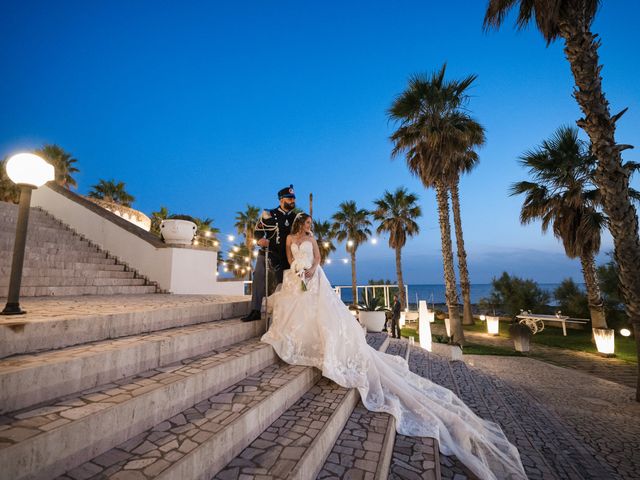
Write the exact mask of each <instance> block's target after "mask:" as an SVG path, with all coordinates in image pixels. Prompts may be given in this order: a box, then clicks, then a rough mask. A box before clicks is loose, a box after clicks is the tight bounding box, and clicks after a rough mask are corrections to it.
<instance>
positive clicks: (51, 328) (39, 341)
mask: <svg viewBox="0 0 640 480" xmlns="http://www.w3.org/2000/svg"><path fill="white" fill-rule="evenodd" d="M92 288H96V287H92ZM105 288H106V287H105ZM129 288H153V287H129ZM20 303H21V306H22V307H23V308H24V309H25V310H26V311H27V312H28V315H26V316H16V317H0V358H3V357H7V356H10V355H18V354H25V353H30V352H37V351H42V350H53V349H57V348H64V347H69V346H72V345H79V344H84V343H89V342H96V341H101V340H107V339H111V338H119V337H126V336H130V335H138V334H141V333H147V332H154V331H158V330H164V329H167V328H175V327H183V326H187V325H195V324H199V323H204V322H212V321H215V320H222V319H229V318H235V317H240V316H242V315H245V314H246V313H248V310H249V302H248V300H247V297H224V296H216V295H211V296H208V295H165V294H157V295H137V296H136V295H132V296H127V297H121V296H88V297H78V298H72V297H69V298H65V299H56V298H23V299H21V302H20Z"/></svg>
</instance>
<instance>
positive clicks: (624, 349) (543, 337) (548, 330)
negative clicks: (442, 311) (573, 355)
mask: <svg viewBox="0 0 640 480" xmlns="http://www.w3.org/2000/svg"><path fill="white" fill-rule="evenodd" d="M464 329H465V330H469V331H472V332H481V333H486V331H487V326H486V325H485V323H484V322H479V321H476V323H475V324H474V325H465V326H464ZM499 336H500V337H503V338H509V324H508V323H507V322H500V335H499ZM532 341H533V343H536V344H538V345H546V346H547V347H556V348H566V349H567V350H578V351H580V352H588V353H598V350H597V349H596V346H595V344H593V343H591V332H590V331H589V330H571V329H567V336H566V337H565V336H564V335H562V328H560V327H545V329H544V330H543V331H542V332H540V333H537V334H535V335H534V336H533V337H532ZM615 351H616V358H618V359H620V360H623V361H625V362H629V363H638V359H637V357H636V344H635V340H634V339H633V338H631V337H623V336H621V335H619V334H618V333H617V332H616V338H615Z"/></svg>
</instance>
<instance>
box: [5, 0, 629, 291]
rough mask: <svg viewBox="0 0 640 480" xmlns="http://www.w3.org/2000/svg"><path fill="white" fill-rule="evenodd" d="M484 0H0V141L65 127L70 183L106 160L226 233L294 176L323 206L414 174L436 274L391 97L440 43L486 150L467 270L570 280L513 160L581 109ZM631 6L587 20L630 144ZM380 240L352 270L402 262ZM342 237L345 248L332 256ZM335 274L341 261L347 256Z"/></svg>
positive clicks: (545, 51)
mask: <svg viewBox="0 0 640 480" xmlns="http://www.w3.org/2000/svg"><path fill="white" fill-rule="evenodd" d="M485 3H486V2H484V1H468V0H465V1H451V2H428V1H424V0H423V1H394V2H390V1H387V2H370V1H369V2H330V1H327V2H313V3H311V2H290V1H281V2H277V3H273V2H262V1H249V2H243V3H241V4H239V3H237V2H205V1H199V2H197V1H193V2H151V1H139V2H125V1H110V2H104V1H102V2H80V1H78V2H73V1H63V2H55V3H51V2H30V1H21V2H17V1H13V2H3V3H2V6H1V7H0V16H1V17H2V18H3V28H2V29H1V30H0V64H1V65H2V67H3V68H2V71H3V74H2V83H1V84H0V105H1V106H2V108H0V155H1V156H5V155H8V154H10V153H12V152H15V151H19V150H22V149H31V148H36V147H39V146H41V145H42V144H43V143H57V144H59V145H61V146H62V147H63V148H65V149H66V150H68V151H70V152H71V153H73V154H74V156H75V157H76V158H77V159H78V166H79V168H80V170H81V172H80V173H79V174H78V175H77V180H78V184H79V189H78V191H79V192H80V193H86V192H88V190H89V189H90V187H91V185H94V184H95V183H97V181H98V179H100V178H105V179H109V178H114V179H116V180H120V181H124V182H125V183H126V185H127V189H128V190H129V191H130V193H132V194H133V195H135V197H136V202H135V203H134V206H135V207H136V208H138V209H140V210H142V211H144V212H146V213H150V212H151V211H154V210H156V209H158V208H159V206H160V205H164V206H167V207H168V208H169V210H170V211H171V212H175V213H190V214H193V215H196V216H202V217H213V218H214V219H215V224H216V225H217V226H218V227H219V228H221V229H222V231H223V232H231V231H232V230H233V217H234V216H235V212H236V211H238V210H240V209H243V208H244V206H245V205H246V204H247V203H250V204H254V205H258V206H260V207H263V208H267V207H271V206H274V205H275V204H276V198H275V193H276V192H277V190H278V189H280V188H281V187H283V186H285V185H287V184H289V183H293V184H294V185H295V187H296V191H297V193H298V196H299V206H301V207H303V208H305V209H306V208H307V201H306V199H307V197H308V194H309V193H310V192H313V194H314V198H315V200H314V214H315V216H316V218H320V219H326V218H328V217H330V216H331V214H332V213H333V212H334V211H335V210H336V208H337V206H338V204H339V203H340V202H341V201H343V200H355V201H356V202H357V203H358V205H360V206H362V207H364V208H367V207H371V205H372V201H373V200H374V199H375V198H377V197H378V196H380V195H381V194H382V193H383V192H384V190H385V189H389V190H392V189H395V188H396V187H398V186H406V187H407V188H408V189H409V190H410V191H413V192H416V193H418V194H419V195H420V202H421V205H422V207H423V211H424V216H423V218H422V219H421V221H420V225H421V229H422V231H421V234H420V236H419V237H417V238H415V239H412V240H411V241H410V242H409V243H408V244H407V246H406V249H405V253H404V266H405V271H406V278H407V280H408V281H409V282H411V283H442V266H441V261H440V233H439V229H438V223H437V215H436V206H435V195H434V193H433V192H432V191H426V190H424V188H423V187H422V185H421V184H420V182H419V181H417V180H416V179H414V178H412V177H411V175H410V174H409V173H408V171H407V169H406V167H405V165H404V162H403V160H402V159H398V160H395V161H391V160H390V156H389V154H390V151H391V144H390V142H389V141H388V137H389V135H390V133H391V132H392V130H393V125H392V124H389V123H388V121H387V117H386V109H387V108H388V107H389V105H390V103H391V102H392V101H393V99H394V97H395V96H396V95H397V94H398V93H400V92H401V91H402V90H403V88H404V87H405V86H406V81H407V78H408V77H409V75H411V74H413V73H419V72H431V71H433V70H435V69H437V68H439V67H440V66H441V65H442V64H443V63H444V62H447V64H448V70H447V76H448V77H449V78H459V77H462V76H466V75H468V74H471V73H475V74H477V75H478V80H477V82H476V85H475V87H474V88H473V89H472V92H471V93H472V95H473V98H472V99H471V102H470V104H469V108H470V110H471V112H472V114H473V115H474V116H475V117H476V118H477V119H478V120H479V121H480V122H481V123H482V124H483V125H484V126H485V128H486V130H487V144H486V146H485V147H484V148H482V150H481V151H480V158H481V164H480V166H479V167H478V168H477V169H476V170H475V171H474V172H473V173H472V174H471V175H469V176H467V177H465V178H464V179H463V180H462V183H461V196H462V208H463V213H462V214H463V222H464V229H465V239H466V242H467V251H468V255H469V267H470V271H471V279H472V282H475V283H485V282H489V281H490V280H491V277H493V276H495V275H499V274H500V273H501V272H502V271H503V270H507V271H509V272H510V273H514V274H518V275H522V276H526V277H529V278H533V279H535V280H537V281H540V282H556V281H560V280H561V279H562V278H565V277H568V276H571V277H573V278H575V279H577V280H580V278H581V277H580V270H579V263H578V262H577V261H575V260H569V259H567V258H566V257H565V256H564V253H563V250H562V247H561V245H560V244H559V243H558V242H557V241H556V240H555V239H554V238H553V237H552V236H551V235H546V236H543V235H542V234H541V233H540V229H539V225H535V224H534V225H530V226H527V227H522V226H520V224H519V222H518V212H519V208H520V199H518V198H512V197H509V196H508V193H507V191H508V188H509V185H510V184H511V183H513V182H515V181H518V180H521V179H524V178H525V172H524V171H523V170H522V169H521V168H520V166H519V165H518V163H517V161H516V160H517V157H518V156H519V155H520V154H521V153H522V152H524V151H525V150H527V149H529V148H532V147H534V146H535V145H537V144H539V143H540V141H541V140H543V139H544V138H547V137H548V136H550V135H551V134H552V133H553V131H554V130H555V129H556V128H557V127H558V126H560V125H562V124H568V123H572V122H574V121H575V119H577V118H578V117H579V116H580V112H579V110H578V107H577V105H576V103H575V101H574V100H573V98H572V97H571V91H572V85H573V83H572V77H571V73H570V70H569V66H568V63H567V62H566V60H565V59H564V56H563V53H562V45H561V44H560V43H557V44H553V45H551V46H550V47H546V45H545V43H544V41H543V40H542V39H541V37H540V35H539V34H538V33H537V32H536V31H535V30H533V29H529V30H527V31H523V32H517V31H515V30H514V28H513V22H511V21H509V22H507V24H506V25H505V26H504V27H503V28H502V29H501V30H500V31H498V32H490V33H484V32H483V31H482V28H481V26H482V18H483V13H484V12H483V10H484V6H485ZM639 13H640V7H638V5H637V4H636V3H635V2H605V3H603V8H602V10H601V11H600V13H599V15H598V17H597V20H596V22H595V25H594V31H596V32H598V33H599V34H600V35H601V37H602V43H603V44H602V47H601V49H600V55H601V60H602V63H603V64H604V70H603V77H604V89H605V92H606V94H607V96H608V99H609V101H610V103H611V105H612V110H613V111H616V112H617V111H618V110H619V109H621V108H623V107H626V106H628V107H629V112H627V114H626V115H625V116H624V117H623V119H622V120H621V121H620V122H619V128H618V132H617V138H618V141H620V142H621V143H630V144H636V145H640V138H639V137H640V90H639V87H638V83H637V82H636V80H635V79H637V77H638V74H639V73H640V59H639V57H640V56H638V54H637V46H638V45H640V33H639V32H638V29H637V28H636V25H635V21H636V19H637V18H638V14H639ZM625 159H626V160H635V161H640V155H639V154H638V152H637V151H627V152H626V155H625ZM633 184H634V186H635V187H636V188H640V183H639V181H638V179H635V180H634V182H633ZM381 240H382V241H381V242H380V243H379V244H378V245H377V246H370V245H367V246H363V247H361V249H360V250H359V251H358V258H359V264H358V277H359V281H360V282H364V281H366V280H367V279H369V278H394V275H395V270H394V263H393V254H392V252H391V250H389V248H387V247H386V243H385V239H384V238H383V239H381ZM611 245H612V242H611V240H610V238H606V239H605V241H604V244H603V252H606V251H608V250H610V249H611V248H612V247H611ZM345 256H346V255H345V253H344V249H343V248H342V247H341V248H339V251H338V252H337V253H336V255H335V258H336V259H338V258H342V257H345ZM327 273H328V275H329V276H330V278H331V280H332V281H333V282H337V283H342V282H347V281H349V279H350V268H349V266H348V265H343V264H341V263H335V264H333V265H331V266H329V267H327Z"/></svg>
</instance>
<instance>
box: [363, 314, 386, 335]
mask: <svg viewBox="0 0 640 480" xmlns="http://www.w3.org/2000/svg"><path fill="white" fill-rule="evenodd" d="M385 319H386V313H385V312H384V311H376V312H368V311H366V310H360V313H359V320H360V323H361V324H362V325H363V326H364V327H365V328H366V329H367V332H381V331H382V329H383V328H384V321H385Z"/></svg>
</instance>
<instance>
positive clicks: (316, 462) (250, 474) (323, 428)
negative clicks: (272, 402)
mask: <svg viewBox="0 0 640 480" xmlns="http://www.w3.org/2000/svg"><path fill="white" fill-rule="evenodd" d="M367 343H368V344H369V345H370V346H372V347H373V348H376V349H378V350H382V351H383V350H384V349H385V348H386V347H387V345H388V336H387V335H386V334H382V333H380V334H368V335H367ZM359 399H360V395H359V393H358V391H357V390H355V389H351V390H349V389H345V388H342V387H341V386H339V385H337V384H336V383H334V382H332V381H331V380H329V379H327V378H324V377H323V378H322V379H321V380H320V381H319V382H318V383H317V384H316V385H315V386H314V387H313V388H312V389H310V390H309V391H308V392H307V393H306V394H305V395H303V396H302V397H301V398H300V399H299V400H298V401H297V402H296V403H295V404H294V405H292V407H291V408H290V409H289V410H287V411H286V412H285V413H283V414H282V415H281V416H280V417H279V418H278V419H277V420H276V421H275V422H273V423H272V424H271V425H270V426H269V428H267V429H266V430H265V431H264V432H262V434H261V435H260V436H259V437H258V438H257V439H256V440H255V441H253V442H252V443H251V444H250V445H249V446H248V447H247V448H245V449H244V450H243V451H242V453H240V454H239V455H237V456H236V457H235V458H234V459H233V460H231V462H229V463H228V464H227V465H226V466H225V468H224V469H222V470H221V471H220V472H218V474H217V475H215V476H214V478H215V479H217V480H229V479H236V478H243V479H247V480H249V479H256V480H257V479H262V478H265V479H267V478H274V479H276V478H293V479H300V480H306V479H312V478H316V476H317V475H318V473H319V472H320V471H321V469H322V466H323V464H324V463H325V461H326V459H327V457H328V456H329V454H330V452H331V449H332V448H333V445H334V444H335V442H336V440H337V438H338V436H339V435H340V433H341V432H342V430H343V428H344V426H345V424H346V422H347V420H348V419H349V417H350V415H351V413H352V411H353V409H354V407H355V406H356V404H357V403H358V401H359ZM191 478H195V477H191ZM343 478H351V477H343ZM353 478H357V477H353Z"/></svg>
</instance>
